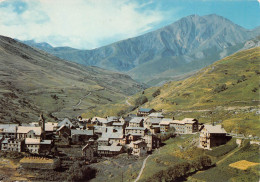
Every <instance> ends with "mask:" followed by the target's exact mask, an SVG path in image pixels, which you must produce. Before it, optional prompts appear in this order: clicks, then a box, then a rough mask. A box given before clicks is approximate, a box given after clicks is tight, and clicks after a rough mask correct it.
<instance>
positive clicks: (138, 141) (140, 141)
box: [133, 140, 145, 145]
mask: <svg viewBox="0 0 260 182" xmlns="http://www.w3.org/2000/svg"><path fill="white" fill-rule="evenodd" d="M140 143H145V142H144V141H142V140H137V141H135V142H133V144H135V145H138V144H140Z"/></svg>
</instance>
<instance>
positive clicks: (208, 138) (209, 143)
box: [199, 125, 227, 150]
mask: <svg viewBox="0 0 260 182" xmlns="http://www.w3.org/2000/svg"><path fill="white" fill-rule="evenodd" d="M226 134H227V132H226V131H225V129H224V128H222V126H221V125H215V126H214V125H204V127H203V129H202V130H201V131H200V141H199V146H200V147H201V148H204V149H208V150H209V149H211V147H215V146H218V145H222V144H225V143H226V142H227V137H226Z"/></svg>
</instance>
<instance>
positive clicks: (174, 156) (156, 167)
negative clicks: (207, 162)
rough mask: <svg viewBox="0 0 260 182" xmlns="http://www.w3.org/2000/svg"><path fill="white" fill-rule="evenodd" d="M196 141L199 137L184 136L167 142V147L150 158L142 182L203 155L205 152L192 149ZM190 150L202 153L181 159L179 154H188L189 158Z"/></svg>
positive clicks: (155, 152)
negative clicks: (192, 144) (157, 173)
mask: <svg viewBox="0 0 260 182" xmlns="http://www.w3.org/2000/svg"><path fill="white" fill-rule="evenodd" d="M196 139H198V135H183V136H181V137H176V138H170V139H169V140H167V141H165V145H164V146H163V147H161V148H160V149H158V150H156V151H154V153H153V154H152V156H151V157H150V158H148V160H147V162H146V167H145V168H144V171H143V174H142V176H141V178H140V181H145V180H146V179H147V178H149V177H151V176H152V175H153V174H155V173H156V172H159V171H161V170H165V169H167V168H169V167H170V166H173V165H175V164H177V163H180V162H183V161H188V160H192V159H194V158H195V157H196V156H197V154H198V155H202V154H203V150H200V149H197V148H194V147H191V143H192V142H193V141H194V140H196ZM190 148H192V150H193V152H194V151H200V152H195V153H196V154H195V155H196V156H195V155H193V156H191V157H190V158H185V157H180V156H179V155H178V154H179V152H180V151H182V152H183V153H185V152H186V154H187V156H188V152H189V149H190Z"/></svg>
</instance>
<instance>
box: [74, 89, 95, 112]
mask: <svg viewBox="0 0 260 182" xmlns="http://www.w3.org/2000/svg"><path fill="white" fill-rule="evenodd" d="M90 94H91V92H89V93H88V94H87V95H85V96H84V97H82V98H80V99H79V102H78V103H77V104H76V105H75V106H72V107H73V108H74V107H78V106H79V105H80V104H81V102H82V99H84V98H86V97H87V96H89V95H90Z"/></svg>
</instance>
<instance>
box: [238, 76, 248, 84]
mask: <svg viewBox="0 0 260 182" xmlns="http://www.w3.org/2000/svg"><path fill="white" fill-rule="evenodd" d="M245 80H246V76H245V75H242V76H241V78H239V79H238V80H237V83H240V82H243V81H245Z"/></svg>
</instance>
